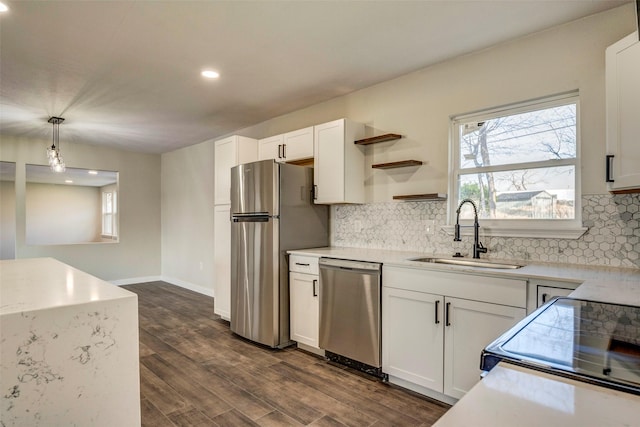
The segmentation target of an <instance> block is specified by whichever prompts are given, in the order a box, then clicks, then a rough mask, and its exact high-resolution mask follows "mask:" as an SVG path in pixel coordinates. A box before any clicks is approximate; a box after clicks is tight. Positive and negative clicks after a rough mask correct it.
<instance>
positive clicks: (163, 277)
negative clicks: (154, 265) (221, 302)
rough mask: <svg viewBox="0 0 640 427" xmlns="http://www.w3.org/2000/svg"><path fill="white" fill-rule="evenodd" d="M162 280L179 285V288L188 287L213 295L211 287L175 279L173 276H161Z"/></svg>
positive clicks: (200, 292)
mask: <svg viewBox="0 0 640 427" xmlns="http://www.w3.org/2000/svg"><path fill="white" fill-rule="evenodd" d="M161 280H162V281H163V282H167V283H171V284H172V285H176V286H180V287H181V288H185V289H189V290H190V291H193V292H197V293H199V294H202V295H206V296H209V297H213V296H214V295H213V289H207V288H205V287H202V286H200V285H194V284H193V283H189V282H185V281H184V280H180V279H176V278H173V277H167V276H162V279H161Z"/></svg>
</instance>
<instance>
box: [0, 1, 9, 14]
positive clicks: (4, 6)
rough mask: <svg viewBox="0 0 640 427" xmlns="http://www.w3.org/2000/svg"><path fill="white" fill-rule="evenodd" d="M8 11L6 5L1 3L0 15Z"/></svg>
mask: <svg viewBox="0 0 640 427" xmlns="http://www.w3.org/2000/svg"><path fill="white" fill-rule="evenodd" d="M8 10H9V8H8V7H7V5H6V4H4V3H2V2H0V13H1V12H6V11H8Z"/></svg>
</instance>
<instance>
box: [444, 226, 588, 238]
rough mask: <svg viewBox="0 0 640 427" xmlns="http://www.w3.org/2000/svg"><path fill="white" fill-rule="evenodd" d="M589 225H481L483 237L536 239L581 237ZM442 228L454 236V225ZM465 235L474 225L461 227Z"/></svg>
mask: <svg viewBox="0 0 640 427" xmlns="http://www.w3.org/2000/svg"><path fill="white" fill-rule="evenodd" d="M588 229H589V228H588V227H562V228H515V227H500V228H497V227H494V228H491V227H483V226H482V225H481V226H480V235H481V236H482V237H485V236H486V237H529V238H534V239H567V240H575V239H579V238H580V236H582V235H583V234H584V233H586V232H587V230H588ZM442 230H443V231H444V232H445V233H447V234H448V235H450V236H453V233H454V226H453V225H445V226H443V227H442ZM460 234H462V235H463V236H472V235H473V227H463V228H461V229H460Z"/></svg>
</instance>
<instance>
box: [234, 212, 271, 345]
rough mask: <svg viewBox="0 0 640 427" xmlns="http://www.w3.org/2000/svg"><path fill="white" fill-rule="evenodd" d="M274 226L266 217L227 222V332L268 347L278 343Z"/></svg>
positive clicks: (241, 218)
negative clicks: (229, 280)
mask: <svg viewBox="0 0 640 427" xmlns="http://www.w3.org/2000/svg"><path fill="white" fill-rule="evenodd" d="M278 225H279V224H278V219H276V218H269V217H267V216H253V217H252V216H249V215H246V216H233V215H232V222H231V330H232V331H233V332H235V333H236V334H238V335H240V336H242V337H245V338H247V339H250V340H252V341H255V342H258V343H260V344H264V345H267V346H269V347H277V346H279V345H280V344H281V343H280V342H279V341H280V334H279V333H280V325H279V292H280V289H279V283H280V281H279V264H278V261H279V257H278V252H279V251H278Z"/></svg>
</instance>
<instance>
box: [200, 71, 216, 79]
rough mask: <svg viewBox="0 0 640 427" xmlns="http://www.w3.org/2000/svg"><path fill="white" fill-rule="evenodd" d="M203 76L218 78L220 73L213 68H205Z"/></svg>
mask: <svg viewBox="0 0 640 427" xmlns="http://www.w3.org/2000/svg"><path fill="white" fill-rule="evenodd" d="M201 74H202V77H206V78H208V79H217V78H218V77H220V74H219V73H217V72H215V71H213V70H204V71H203V72H202V73H201Z"/></svg>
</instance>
